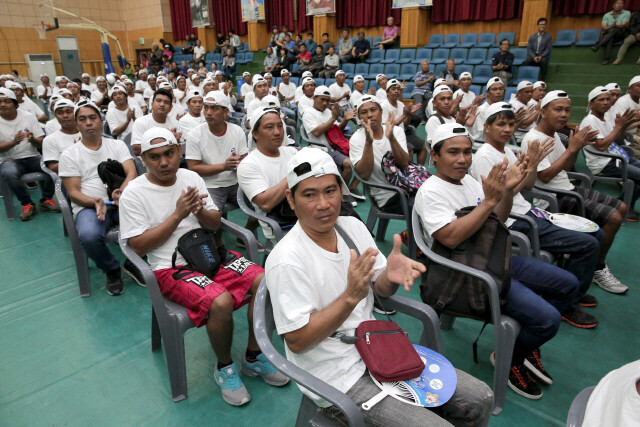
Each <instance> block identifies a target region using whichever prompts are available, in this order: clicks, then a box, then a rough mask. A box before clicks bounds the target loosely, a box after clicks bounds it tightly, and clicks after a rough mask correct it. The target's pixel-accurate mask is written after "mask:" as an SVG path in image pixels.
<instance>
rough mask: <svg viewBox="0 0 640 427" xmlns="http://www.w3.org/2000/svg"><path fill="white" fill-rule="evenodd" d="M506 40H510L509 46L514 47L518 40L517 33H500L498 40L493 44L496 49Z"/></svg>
mask: <svg viewBox="0 0 640 427" xmlns="http://www.w3.org/2000/svg"><path fill="white" fill-rule="evenodd" d="M504 39H507V40H509V44H510V45H512V46H513V43H514V42H515V40H516V33H514V32H511V31H509V32H504V33H498V38H497V39H496V41H495V43H494V44H493V46H494V47H498V45H499V44H500V42H501V41H502V40H504Z"/></svg>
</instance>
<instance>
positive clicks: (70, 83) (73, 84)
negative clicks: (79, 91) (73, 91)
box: [67, 81, 80, 87]
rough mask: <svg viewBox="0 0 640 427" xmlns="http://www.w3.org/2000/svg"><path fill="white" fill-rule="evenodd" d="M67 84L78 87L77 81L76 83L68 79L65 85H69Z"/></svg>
mask: <svg viewBox="0 0 640 427" xmlns="http://www.w3.org/2000/svg"><path fill="white" fill-rule="evenodd" d="M69 86H75V87H80V86H78V83H76V82H74V81H70V82H69V83H67V87H69Z"/></svg>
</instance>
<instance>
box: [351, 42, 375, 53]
mask: <svg viewBox="0 0 640 427" xmlns="http://www.w3.org/2000/svg"><path fill="white" fill-rule="evenodd" d="M353 47H355V48H356V53H364V52H366V51H368V50H370V49H371V44H370V43H369V40H367V39H364V40H360V39H358V40H356V41H355V42H354V43H353Z"/></svg>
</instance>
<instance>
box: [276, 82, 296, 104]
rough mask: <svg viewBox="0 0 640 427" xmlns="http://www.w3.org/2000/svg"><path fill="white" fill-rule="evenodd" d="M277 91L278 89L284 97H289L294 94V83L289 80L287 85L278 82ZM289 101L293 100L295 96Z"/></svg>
mask: <svg viewBox="0 0 640 427" xmlns="http://www.w3.org/2000/svg"><path fill="white" fill-rule="evenodd" d="M278 91H280V93H281V94H282V96H284V97H285V98H291V97H292V96H295V95H296V85H294V84H293V83H291V82H289V84H288V85H286V84H284V82H280V84H279V85H278ZM289 102H295V98H294V99H292V100H291V101H289Z"/></svg>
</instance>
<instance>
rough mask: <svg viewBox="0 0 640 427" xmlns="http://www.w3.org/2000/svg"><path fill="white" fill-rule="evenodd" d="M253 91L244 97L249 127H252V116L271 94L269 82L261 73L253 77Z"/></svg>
mask: <svg viewBox="0 0 640 427" xmlns="http://www.w3.org/2000/svg"><path fill="white" fill-rule="evenodd" d="M252 83H253V92H251V93H247V96H245V97H244V106H245V108H246V109H247V127H249V128H251V124H250V123H249V122H250V120H251V116H252V115H253V112H254V111H255V109H256V108H259V107H260V101H261V100H262V98H264V97H265V96H267V95H269V84H268V83H267V81H266V80H265V79H264V77H262V76H261V75H260V74H255V75H254V76H253V79H252Z"/></svg>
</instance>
